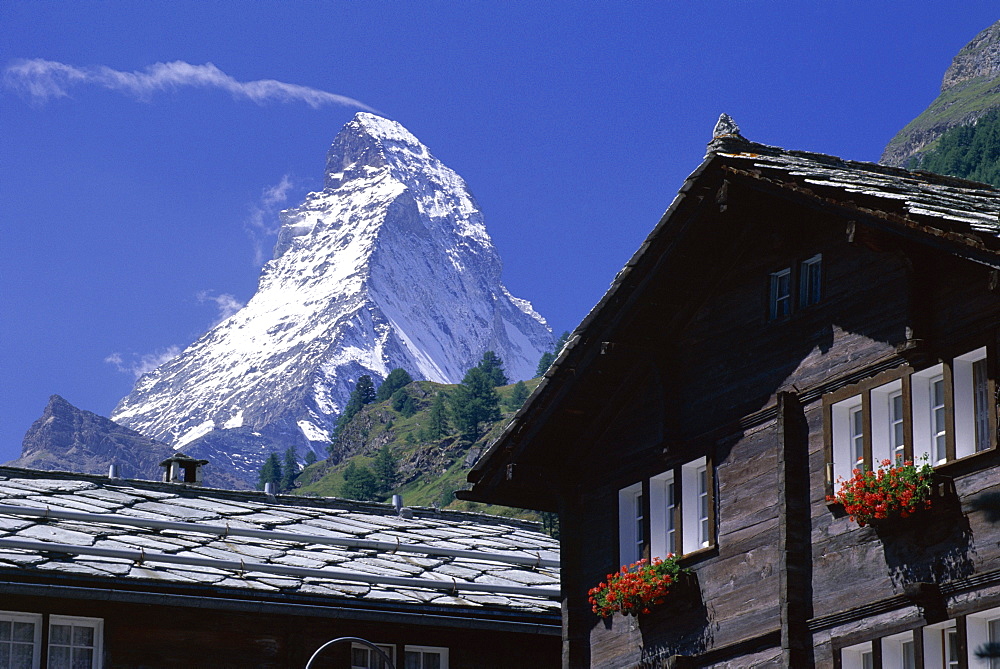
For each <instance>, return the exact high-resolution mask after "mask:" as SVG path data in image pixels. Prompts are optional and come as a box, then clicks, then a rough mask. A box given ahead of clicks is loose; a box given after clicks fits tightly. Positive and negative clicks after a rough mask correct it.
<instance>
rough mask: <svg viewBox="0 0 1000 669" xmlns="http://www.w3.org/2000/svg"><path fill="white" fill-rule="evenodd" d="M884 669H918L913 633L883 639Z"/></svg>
mask: <svg viewBox="0 0 1000 669" xmlns="http://www.w3.org/2000/svg"><path fill="white" fill-rule="evenodd" d="M881 643H882V667H883V669H916V667H917V656H916V647H915V646H914V643H913V632H912V631H910V632H903V633H902V634H894V635H892V636H888V637H885V638H884V639H882V642H881Z"/></svg>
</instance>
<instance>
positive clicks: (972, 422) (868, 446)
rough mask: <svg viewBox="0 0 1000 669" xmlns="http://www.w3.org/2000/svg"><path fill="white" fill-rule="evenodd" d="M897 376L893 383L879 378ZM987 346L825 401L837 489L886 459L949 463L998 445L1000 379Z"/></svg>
mask: <svg viewBox="0 0 1000 669" xmlns="http://www.w3.org/2000/svg"><path fill="white" fill-rule="evenodd" d="M893 374H895V375H896V376H897V378H895V379H892V380H891V381H888V382H885V381H879V380H878V379H879V378H880V377H881V378H885V377H886V376H889V377H890V378H891V376H892V375H893ZM990 375H991V372H990V366H989V361H988V357H987V347H985V346H983V347H980V348H978V349H975V350H973V351H970V352H969V353H965V354H963V355H959V356H957V357H955V358H953V359H949V360H945V361H943V362H940V363H938V364H936V365H933V366H931V367H928V368H926V369H922V370H919V371H910V370H909V369H908V368H901V369H899V370H897V371H895V372H886V373H884V374H882V375H880V377H876V378H874V379H870V380H869V381H866V382H862V383H859V384H857V385H855V386H852V387H851V388H845V389H841V390H838V391H836V392H834V393H831V394H830V395H828V396H826V397H825V398H824V406H825V407H826V415H825V420H826V429H827V444H828V457H829V460H827V462H828V463H829V464H828V469H827V482H828V484H829V485H830V486H831V487H833V486H834V484H835V483H836V482H837V481H839V480H840V479H848V478H850V477H851V475H852V474H851V472H852V470H853V469H855V468H865V469H875V468H877V467H878V466H879V465H880V464H881V463H882V462H883V461H884V460H889V461H890V462H894V463H900V462H903V461H906V460H920V459H921V458H922V457H923V456H924V455H926V456H927V459H928V460H929V462H930V463H931V464H935V465H938V464H943V463H945V462H950V461H951V460H955V459H957V458H964V457H966V456H969V455H974V454H975V453H978V452H981V451H985V450H988V449H991V448H994V447H995V445H996V436H995V432H996V417H995V416H996V415H995V412H996V404H995V400H994V390H993V389H994V388H995V380H994V379H993V378H991V376H990Z"/></svg>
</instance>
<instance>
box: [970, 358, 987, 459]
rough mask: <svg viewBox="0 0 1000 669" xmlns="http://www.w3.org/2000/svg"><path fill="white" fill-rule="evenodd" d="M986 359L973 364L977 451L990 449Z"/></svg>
mask: <svg viewBox="0 0 1000 669" xmlns="http://www.w3.org/2000/svg"><path fill="white" fill-rule="evenodd" d="M987 381H988V380H987V378H986V359H985V358H983V359H982V360H976V361H975V362H974V363H972V399H973V412H974V414H975V422H976V450H977V451H985V450H986V449H987V448H989V447H990V401H989V398H990V396H989V387H988V383H987Z"/></svg>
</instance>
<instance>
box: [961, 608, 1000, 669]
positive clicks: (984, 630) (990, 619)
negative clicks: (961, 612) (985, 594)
mask: <svg viewBox="0 0 1000 669" xmlns="http://www.w3.org/2000/svg"><path fill="white" fill-rule="evenodd" d="M990 623H993V625H992V627H993V628H994V633H993V634H992V635H991V634H990V627H991V625H990ZM965 635H966V647H967V648H968V650H969V669H996V668H998V667H1000V659H983V658H978V657H976V649H977V648H979V647H980V646H982V645H983V644H986V643H990V642H993V643H1000V607H998V608H995V609H987V610H986V611H977V612H976V613H970V614H969V615H967V616H966V617H965Z"/></svg>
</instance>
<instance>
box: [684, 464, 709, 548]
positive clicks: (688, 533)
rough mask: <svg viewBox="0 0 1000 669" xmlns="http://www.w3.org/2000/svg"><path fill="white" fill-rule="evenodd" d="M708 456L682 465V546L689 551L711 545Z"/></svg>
mask: <svg viewBox="0 0 1000 669" xmlns="http://www.w3.org/2000/svg"><path fill="white" fill-rule="evenodd" d="M710 485H711V477H709V475H708V458H705V457H701V458H698V459H697V460H692V461H691V462H686V463H684V464H683V465H681V518H682V520H681V534H682V536H681V549H682V550H683V552H684V553H691V552H693V551H696V550H699V549H701V548H708V547H709V546H711V545H712V528H711V527H710V523H711V519H712V510H711V508H710V505H711V501H712V491H711V490H710V489H709V486H710Z"/></svg>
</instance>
